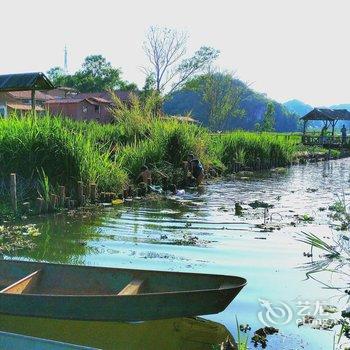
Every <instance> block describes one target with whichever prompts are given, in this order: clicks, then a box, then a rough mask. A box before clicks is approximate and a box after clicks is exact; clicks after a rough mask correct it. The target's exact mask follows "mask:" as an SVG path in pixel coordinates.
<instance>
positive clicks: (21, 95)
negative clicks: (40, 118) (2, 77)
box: [0, 91, 49, 117]
mask: <svg viewBox="0 0 350 350" xmlns="http://www.w3.org/2000/svg"><path fill="white" fill-rule="evenodd" d="M37 95H38V99H37V100H36V102H37V104H36V105H35V111H36V112H41V113H42V112H44V108H43V106H44V103H45V101H47V100H48V99H49V97H48V96H46V95H45V94H43V93H41V92H39V91H37V92H36V94H35V96H37ZM31 101H32V100H31V91H11V92H0V116H2V117H6V116H7V115H8V114H10V113H11V112H13V111H17V112H20V113H25V112H28V111H31V110H32V104H31Z"/></svg>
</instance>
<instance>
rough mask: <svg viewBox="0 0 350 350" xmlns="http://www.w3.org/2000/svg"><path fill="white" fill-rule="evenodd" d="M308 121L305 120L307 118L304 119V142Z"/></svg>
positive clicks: (303, 140)
mask: <svg viewBox="0 0 350 350" xmlns="http://www.w3.org/2000/svg"><path fill="white" fill-rule="evenodd" d="M306 123H307V120H305V119H304V126H303V137H302V142H305V134H306Z"/></svg>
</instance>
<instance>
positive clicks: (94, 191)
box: [90, 182, 97, 203]
mask: <svg viewBox="0 0 350 350" xmlns="http://www.w3.org/2000/svg"><path fill="white" fill-rule="evenodd" d="M96 197H97V186H96V184H95V183H93V182H92V183H90V200H91V202H92V203H95V202H96Z"/></svg>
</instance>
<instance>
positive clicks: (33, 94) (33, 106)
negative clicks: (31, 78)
mask: <svg viewBox="0 0 350 350" xmlns="http://www.w3.org/2000/svg"><path fill="white" fill-rule="evenodd" d="M32 111H33V113H35V89H33V90H32Z"/></svg>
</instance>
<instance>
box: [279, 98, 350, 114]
mask: <svg viewBox="0 0 350 350" xmlns="http://www.w3.org/2000/svg"><path fill="white" fill-rule="evenodd" d="M283 105H284V106H285V107H286V108H287V109H288V111H289V112H291V113H295V114H297V115H298V116H300V117H302V116H304V115H305V114H307V113H309V112H310V111H312V110H313V107H312V106H310V105H307V104H306V103H304V102H302V101H299V100H290V101H287V102H285V103H284V104H283ZM349 106H350V105H349Z"/></svg>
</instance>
